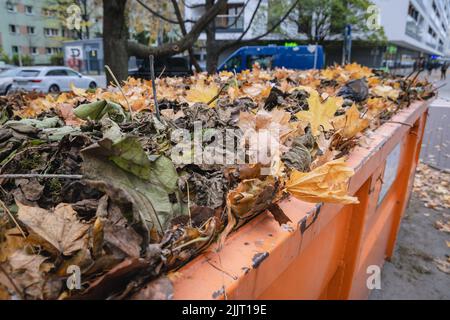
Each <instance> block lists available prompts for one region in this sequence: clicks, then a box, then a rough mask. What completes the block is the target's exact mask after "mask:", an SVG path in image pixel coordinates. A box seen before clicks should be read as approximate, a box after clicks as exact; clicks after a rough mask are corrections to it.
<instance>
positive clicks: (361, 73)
mask: <svg viewBox="0 0 450 320" xmlns="http://www.w3.org/2000/svg"><path fill="white" fill-rule="evenodd" d="M344 70H345V71H347V72H348V73H349V74H350V77H351V78H352V79H361V78H364V77H366V78H369V77H371V76H372V75H373V73H372V70H371V69H370V68H368V67H363V66H361V65H359V64H357V63H352V64H347V65H346V66H345V67H344Z"/></svg>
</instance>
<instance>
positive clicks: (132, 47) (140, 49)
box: [128, 0, 227, 58]
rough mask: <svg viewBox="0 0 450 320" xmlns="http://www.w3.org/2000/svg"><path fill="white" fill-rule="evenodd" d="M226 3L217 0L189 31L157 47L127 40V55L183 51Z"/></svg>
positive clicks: (138, 55) (168, 53)
mask: <svg viewBox="0 0 450 320" xmlns="http://www.w3.org/2000/svg"><path fill="white" fill-rule="evenodd" d="M226 4H227V0H218V1H217V2H216V3H215V4H214V5H213V6H212V7H211V8H210V9H209V10H208V11H207V12H206V13H204V14H203V15H202V16H201V17H200V19H198V21H197V22H196V23H195V24H194V25H193V26H192V29H191V30H190V31H189V33H187V34H186V36H184V37H183V38H182V39H180V40H178V41H175V42H172V43H167V44H163V45H161V46H158V47H148V46H145V45H142V44H139V43H137V42H134V41H128V53H129V55H130V56H133V55H134V56H137V57H142V58H146V57H148V56H149V55H151V54H152V55H154V56H155V57H158V56H162V55H173V54H177V53H180V52H183V51H185V50H186V49H188V48H190V47H192V45H193V44H194V43H195V41H197V39H198V37H199V36H200V34H201V33H202V31H203V30H204V29H205V28H206V27H207V26H208V24H209V23H210V22H211V21H213V19H214V18H215V17H216V16H217V15H218V14H219V12H220V11H221V10H222V9H223V8H225V6H226Z"/></svg>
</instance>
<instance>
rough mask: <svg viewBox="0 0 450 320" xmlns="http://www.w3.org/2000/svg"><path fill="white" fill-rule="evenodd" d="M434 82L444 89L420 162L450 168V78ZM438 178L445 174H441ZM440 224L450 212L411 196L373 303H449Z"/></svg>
mask: <svg viewBox="0 0 450 320" xmlns="http://www.w3.org/2000/svg"><path fill="white" fill-rule="evenodd" d="M430 80H431V81H433V82H435V85H436V87H439V86H441V85H445V86H444V87H442V88H440V89H439V97H438V98H437V99H436V101H434V102H433V104H432V105H431V106H430V110H429V118H428V122H427V126H426V128H425V136H424V140H423V144H422V152H421V156H420V158H421V161H422V162H424V163H427V164H430V165H432V166H433V167H437V168H441V169H449V170H450V77H449V78H448V80H446V81H441V80H440V72H433V74H432V76H431V77H430ZM434 174H435V175H441V173H440V172H439V171H434ZM438 179H442V176H440V178H438ZM438 220H441V221H450V209H445V210H442V211H437V210H434V209H431V208H426V207H425V205H424V202H423V201H422V200H420V199H419V198H418V197H417V195H416V194H413V195H412V196H411V200H410V202H409V205H408V208H407V209H406V212H405V215H404V218H403V221H402V224H401V227H400V232H399V234H398V239H397V245H396V249H395V252H394V256H393V258H392V260H391V261H390V262H386V263H385V265H384V268H383V271H382V274H381V290H374V291H373V292H372V294H371V295H370V298H369V299H371V300H394V299H395V300H398V299H439V300H442V299H450V275H449V274H448V273H444V272H442V271H440V270H438V268H437V266H436V263H435V262H434V259H446V258H448V256H449V255H450V247H449V244H450V236H449V233H445V232H442V231H439V230H437V229H436V228H435V223H436V221H438ZM447 241H448V242H449V244H447Z"/></svg>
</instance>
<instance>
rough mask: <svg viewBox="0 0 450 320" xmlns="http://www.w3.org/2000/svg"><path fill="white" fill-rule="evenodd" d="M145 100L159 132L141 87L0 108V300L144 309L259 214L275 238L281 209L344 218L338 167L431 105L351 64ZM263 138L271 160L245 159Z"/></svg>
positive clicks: (164, 84) (410, 85) (231, 77)
mask: <svg viewBox="0 0 450 320" xmlns="http://www.w3.org/2000/svg"><path fill="white" fill-rule="evenodd" d="M156 85H157V99H158V105H159V109H160V110H161V116H160V117H158V116H157V114H156V113H155V112H154V111H155V105H154V97H153V95H152V84H151V82H148V81H141V80H136V79H128V80H127V81H126V82H125V83H124V84H123V86H122V87H120V88H119V87H114V86H110V87H108V88H107V89H106V90H102V89H97V90H96V91H85V90H81V89H78V88H74V87H73V88H72V92H70V93H63V94H61V95H59V96H51V95H47V96H42V95H36V94H23V93H16V94H14V95H11V96H8V97H3V98H0V112H1V114H0V124H1V127H0V164H1V169H0V174H1V178H0V200H1V202H0V207H1V208H2V209H1V212H2V213H1V216H0V248H1V251H0V298H5V299H10V298H13V299H57V298H59V299H69V298H72V299H73V298H75V299H77V298H78V299H90V298H109V299H113V298H114V299H120V298H133V297H143V296H142V290H141V289H142V288H143V287H144V286H147V289H146V292H147V295H146V297H149V296H148V291H149V289H148V288H153V287H155V288H157V287H158V286H153V287H152V286H151V285H150V286H148V284H149V282H151V281H164V280H161V279H164V278H163V277H164V274H167V272H169V271H170V270H174V269H176V268H178V267H179V266H181V265H183V264H184V263H186V262H187V261H188V260H189V259H191V258H192V257H194V256H195V255H197V254H198V253H200V252H201V251H202V250H204V249H205V248H207V247H208V245H209V244H211V243H212V242H213V241H216V240H218V241H219V242H220V244H223V243H224V241H225V238H226V235H227V234H229V233H230V232H232V231H233V230H235V229H236V228H238V227H239V226H241V225H242V224H244V223H245V222H246V221H248V220H249V219H251V218H253V217H255V216H256V215H258V214H260V213H261V212H264V211H266V210H268V211H269V212H271V213H272V214H273V216H274V218H275V219H276V220H277V221H278V222H279V223H280V224H284V223H287V222H288V221H289V218H288V217H287V216H286V215H285V214H284V213H283V211H282V210H281V209H280V207H279V206H278V205H277V202H278V201H279V200H280V199H283V198H285V197H288V196H293V197H296V198H298V199H301V200H304V201H309V202H332V203H343V204H351V203H357V202H358V200H357V199H356V198H355V197H352V196H350V195H348V194H347V184H348V179H349V178H350V177H351V176H352V174H353V171H352V170H351V169H350V168H348V167H347V166H346V162H345V156H346V154H348V152H349V151H350V150H351V148H352V147H353V146H355V145H356V144H357V143H358V139H359V138H360V137H362V136H363V134H364V132H367V131H368V130H374V129H376V128H377V127H378V126H380V125H381V124H382V123H383V122H384V121H387V120H388V119H389V118H390V117H391V116H392V115H393V114H395V112H397V111H398V110H399V109H402V108H406V107H408V106H409V105H410V103H411V102H412V101H415V100H424V99H428V98H430V97H432V96H433V95H434V89H433V88H432V86H431V85H430V84H429V83H426V82H420V81H419V80H417V77H409V78H392V77H390V76H388V75H386V74H376V73H374V72H373V71H372V70H370V69H368V68H366V67H361V66H359V65H356V64H351V65H346V66H344V67H340V66H335V67H332V68H328V69H326V70H323V71H294V70H286V69H276V70H270V71H267V70H262V69H260V68H259V67H258V66H255V67H254V68H253V70H252V71H244V72H242V73H240V74H234V73H230V72H222V73H220V74H217V75H214V76H209V75H206V74H196V75H194V76H192V77H189V78H161V79H158V80H157V81H156ZM199 128H200V129H199ZM179 133H181V135H180V134H179ZM261 137H264V138H265V139H266V140H265V141H269V142H270V144H271V146H275V148H274V149H270V152H267V150H262V149H261V150H260V149H258V148H259V145H258V148H257V149H256V150H254V144H252V142H253V141H255V140H258V139H260V138H261ZM191 138H193V139H191ZM191 140H193V141H194V142H192V141H191ZM225 140H226V141H230V142H231V143H224V141H225ZM252 148H253V150H252ZM198 149H202V150H203V151H204V153H203V156H202V155H201V154H200V157H198V154H197V150H198ZM238 149H239V150H243V154H241V156H242V157H241V158H239V159H240V160H242V161H234V160H236V159H237V158H238V157H239V156H238V155H237V153H236V150H238ZM180 150H181V151H182V152H181V153H180ZM272 150H276V151H273V152H272ZM249 151H252V152H249ZM249 154H250V155H252V156H253V158H252V159H249V158H250V156H249ZM230 155H231V159H232V160H233V161H221V159H222V160H223V159H225V158H227V159H228V157H229V156H230ZM175 158H176V159H178V160H179V161H175V160H174V159H175ZM216 160H217V161H216ZM447 200H448V199H447ZM74 266H75V267H77V268H79V269H80V271H81V275H82V277H81V280H82V281H81V283H79V285H80V286H78V285H77V283H76V281H75V283H72V282H70V281H72V280H73V279H72V278H71V277H69V276H70V275H72V273H71V272H73V270H74V269H73V268H74ZM67 280H69V282H70V283H68V282H67ZM70 284H72V285H70ZM69 288H71V289H72V290H69ZM155 290H156V289H155ZM150 291H151V290H150ZM150 296H151V294H150Z"/></svg>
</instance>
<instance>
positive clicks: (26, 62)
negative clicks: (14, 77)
mask: <svg viewBox="0 0 450 320" xmlns="http://www.w3.org/2000/svg"><path fill="white" fill-rule="evenodd" d="M21 59H22V66H32V65H33V58H32V57H31V56H30V55H27V54H25V55H24V54H23V55H21ZM12 63H13V64H15V65H16V66H18V65H20V61H19V55H18V54H17V53H15V54H13V57H12Z"/></svg>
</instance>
